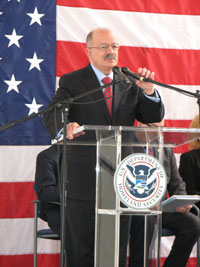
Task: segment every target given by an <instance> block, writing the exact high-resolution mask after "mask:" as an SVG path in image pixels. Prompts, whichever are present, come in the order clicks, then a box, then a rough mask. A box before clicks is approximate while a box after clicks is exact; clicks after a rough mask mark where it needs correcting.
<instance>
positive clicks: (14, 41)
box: [5, 29, 23, 47]
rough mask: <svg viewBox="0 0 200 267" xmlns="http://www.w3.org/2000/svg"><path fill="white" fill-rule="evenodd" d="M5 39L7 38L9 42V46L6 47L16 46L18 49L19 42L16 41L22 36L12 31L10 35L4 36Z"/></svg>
mask: <svg viewBox="0 0 200 267" xmlns="http://www.w3.org/2000/svg"><path fill="white" fill-rule="evenodd" d="M5 36H6V38H8V39H9V40H10V42H9V44H8V47H9V46H11V45H13V44H15V45H16V46H18V47H19V42H18V40H19V39H21V38H22V37H23V35H17V34H16V30H15V29H13V32H12V34H11V35H5Z"/></svg>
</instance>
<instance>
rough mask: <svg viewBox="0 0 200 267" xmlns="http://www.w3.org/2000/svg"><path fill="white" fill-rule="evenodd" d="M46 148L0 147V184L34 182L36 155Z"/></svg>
mask: <svg viewBox="0 0 200 267" xmlns="http://www.w3.org/2000/svg"><path fill="white" fill-rule="evenodd" d="M47 147H48V146H0V162H1V166H3V167H2V168H0V178H1V182H24V181H26V182H31V181H34V179H35V163H36V157H37V154H38V153H39V152H40V151H42V150H44V149H45V148H47Z"/></svg>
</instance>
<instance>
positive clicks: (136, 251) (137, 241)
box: [128, 216, 155, 267]
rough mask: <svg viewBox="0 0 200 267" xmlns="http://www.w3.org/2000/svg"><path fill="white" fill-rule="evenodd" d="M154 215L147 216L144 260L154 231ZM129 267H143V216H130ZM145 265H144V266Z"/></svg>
mask: <svg viewBox="0 0 200 267" xmlns="http://www.w3.org/2000/svg"><path fill="white" fill-rule="evenodd" d="M154 222H155V217H154V216H148V217H147V236H146V240H147V244H146V262H147V266H148V254H149V247H150V244H151V240H152V237H153V231H154ZM128 266H129V267H144V216H132V218H131V227H130V239H129V264H128ZM145 267H146V266H145Z"/></svg>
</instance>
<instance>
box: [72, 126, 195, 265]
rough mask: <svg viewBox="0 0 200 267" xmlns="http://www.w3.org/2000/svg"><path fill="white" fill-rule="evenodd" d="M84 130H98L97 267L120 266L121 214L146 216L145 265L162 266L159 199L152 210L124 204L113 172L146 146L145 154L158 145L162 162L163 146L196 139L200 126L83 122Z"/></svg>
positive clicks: (88, 131)
mask: <svg viewBox="0 0 200 267" xmlns="http://www.w3.org/2000/svg"><path fill="white" fill-rule="evenodd" d="M82 130H84V131H85V135H86V136H85V137H87V133H90V134H91V132H94V133H95V136H96V140H95V141H93V145H96V147H97V155H96V156H97V158H96V159H97V165H96V225H95V265H94V266H95V267H118V266H119V247H120V218H121V216H144V266H148V263H149V262H151V266H152V267H154V266H155V267H159V265H160V258H159V244H160V243H159V240H160V237H161V219H162V216H161V215H162V209H161V205H160V202H159V203H157V204H156V206H155V207H152V208H150V209H140V208H138V209H137V208H134V209H131V208H129V207H125V206H123V205H121V204H120V200H119V198H118V196H117V195H116V193H115V190H114V184H113V177H114V173H115V170H116V169H117V167H118V166H119V164H120V162H121V160H122V159H123V158H125V157H126V156H129V155H130V154H133V153H137V152H138V151H139V152H142V153H144V147H145V151H146V152H145V153H148V151H149V148H150V147H158V148H159V149H158V150H159V162H160V163H161V164H162V161H163V159H162V156H163V148H164V147H176V146H180V145H183V144H186V143H188V142H190V141H193V140H196V139H198V138H200V129H187V128H166V127H161V128H160V127H158V128H154V127H151V128H149V127H147V128H146V127H145V128H144V127H124V126H123V127H122V126H95V125H84V126H81V127H80V128H79V129H78V130H77V132H79V131H82ZM86 139H87V138H86ZM87 144H89V145H91V141H89V140H88V142H86V143H85V144H79V145H87ZM77 145H78V142H77ZM149 216H150V217H151V216H153V217H155V218H156V219H155V220H154V221H155V225H154V231H153V236H152V237H151V244H150V245H147V243H148V242H147V236H148V218H149Z"/></svg>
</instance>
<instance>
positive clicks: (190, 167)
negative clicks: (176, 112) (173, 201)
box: [179, 115, 200, 208]
mask: <svg viewBox="0 0 200 267" xmlns="http://www.w3.org/2000/svg"><path fill="white" fill-rule="evenodd" d="M190 128H200V124H199V115H196V116H195V117H194V119H193V120H192V122H191V124H190ZM179 173H180V175H181V177H182V178H183V180H184V182H185V183H186V190H187V193H188V195H200V139H197V140H194V141H192V142H190V143H189V151H187V152H185V153H183V154H182V155H181V157H180V165H179ZM197 206H198V207H199V208H200V202H198V203H197Z"/></svg>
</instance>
